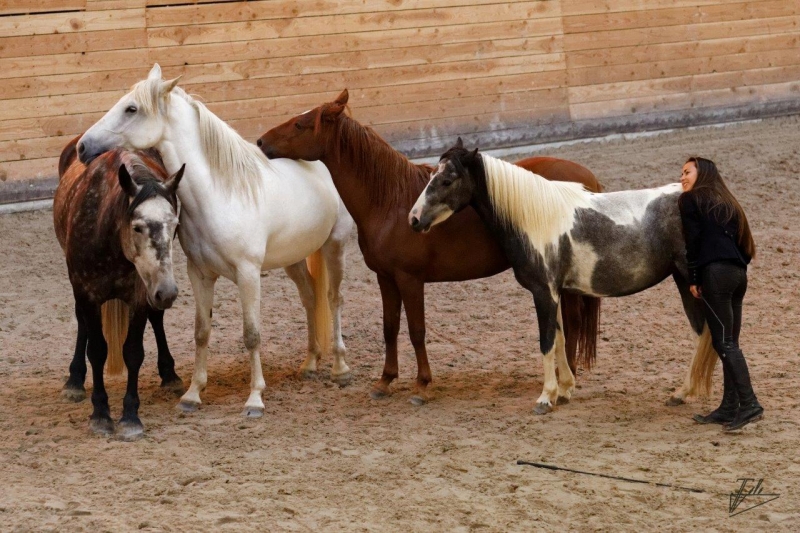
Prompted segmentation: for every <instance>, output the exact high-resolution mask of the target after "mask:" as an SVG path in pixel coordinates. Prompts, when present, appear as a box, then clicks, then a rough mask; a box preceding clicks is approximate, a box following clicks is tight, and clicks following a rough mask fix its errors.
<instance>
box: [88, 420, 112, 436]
mask: <svg viewBox="0 0 800 533" xmlns="http://www.w3.org/2000/svg"><path fill="white" fill-rule="evenodd" d="M89 431H91V432H92V433H94V434H95V435H100V436H103V437H108V436H109V435H111V434H113V433H114V421H113V420H111V419H110V418H91V419H89Z"/></svg>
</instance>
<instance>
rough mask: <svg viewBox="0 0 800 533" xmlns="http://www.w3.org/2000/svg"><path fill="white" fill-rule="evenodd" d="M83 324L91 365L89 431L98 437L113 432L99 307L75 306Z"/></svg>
mask: <svg viewBox="0 0 800 533" xmlns="http://www.w3.org/2000/svg"><path fill="white" fill-rule="evenodd" d="M77 307H79V311H78V313H80V315H81V317H82V320H83V321H84V324H85V325H86V335H87V347H86V354H87V356H88V357H89V363H90V364H91V365H92V381H93V384H92V407H93V410H92V415H91V417H89V429H90V430H91V431H92V432H93V433H97V434H100V435H110V434H111V433H113V432H114V422H113V421H112V420H111V412H110V410H109V408H108V394H106V388H105V384H104V382H103V369H104V367H105V364H106V357H107V356H108V345H107V344H106V340H105V338H104V337H103V323H102V321H101V318H100V306H98V305H94V304H92V303H89V302H81V303H78V304H77Z"/></svg>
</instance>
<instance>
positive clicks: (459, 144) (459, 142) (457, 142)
mask: <svg viewBox="0 0 800 533" xmlns="http://www.w3.org/2000/svg"><path fill="white" fill-rule="evenodd" d="M456 148H464V141H462V140H461V137H459V138H458V140H456Z"/></svg>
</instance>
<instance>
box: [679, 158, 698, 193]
mask: <svg viewBox="0 0 800 533" xmlns="http://www.w3.org/2000/svg"><path fill="white" fill-rule="evenodd" d="M696 181H697V166H696V165H695V164H694V161H689V162H688V163H686V164H685V165H683V172H681V187H683V192H689V191H691V190H692V187H694V182H696Z"/></svg>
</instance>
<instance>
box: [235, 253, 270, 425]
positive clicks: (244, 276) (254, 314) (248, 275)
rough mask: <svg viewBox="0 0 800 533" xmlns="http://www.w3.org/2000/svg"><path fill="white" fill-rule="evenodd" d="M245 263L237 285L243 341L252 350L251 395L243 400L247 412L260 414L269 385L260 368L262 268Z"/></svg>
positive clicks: (254, 415)
mask: <svg viewBox="0 0 800 533" xmlns="http://www.w3.org/2000/svg"><path fill="white" fill-rule="evenodd" d="M259 266H260V265H258V266H255V267H251V265H246V266H243V267H239V268H237V269H236V285H237V286H238V287H239V299H240V300H241V301H242V322H243V337H244V345H245V348H247V351H248V352H250V397H249V398H247V403H245V404H244V413H243V414H244V415H245V416H247V417H250V418H258V417H260V416H262V415H263V414H264V401H263V400H262V399H261V393H262V392H263V391H264V389H265V388H266V383H265V382H264V374H263V372H262V370H261V354H260V351H261V332H260V328H261V269H260V268H258V267H259Z"/></svg>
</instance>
